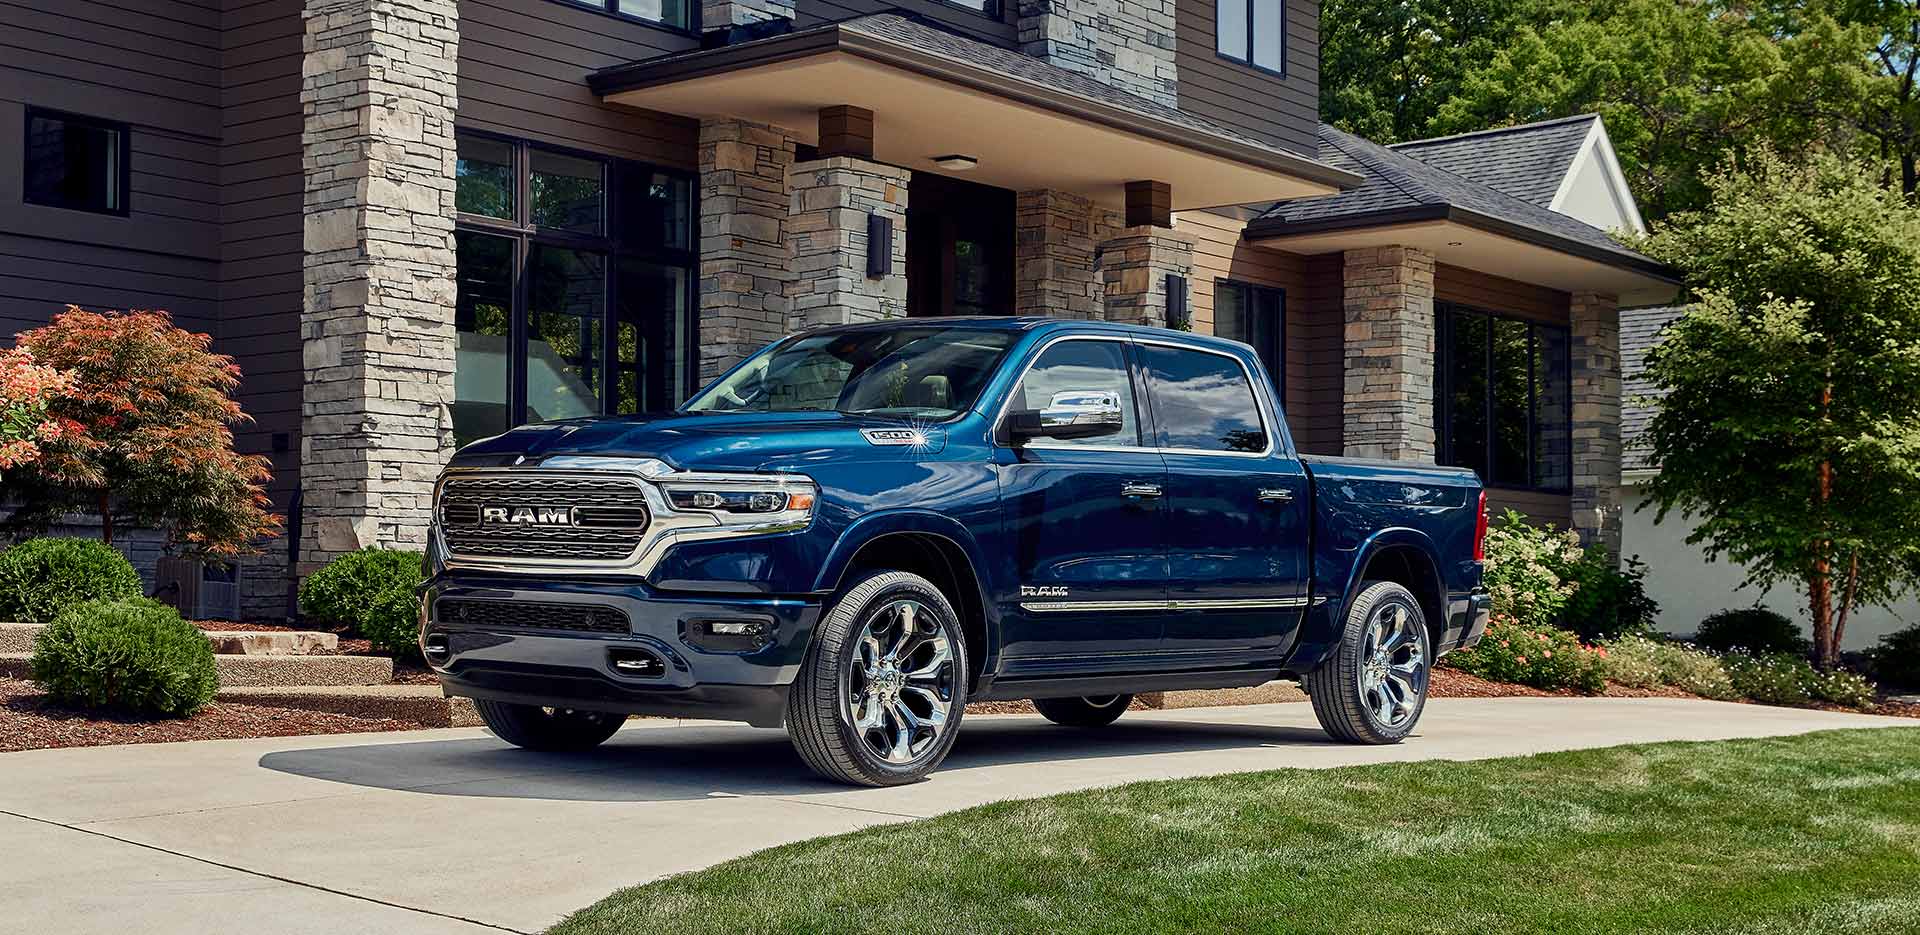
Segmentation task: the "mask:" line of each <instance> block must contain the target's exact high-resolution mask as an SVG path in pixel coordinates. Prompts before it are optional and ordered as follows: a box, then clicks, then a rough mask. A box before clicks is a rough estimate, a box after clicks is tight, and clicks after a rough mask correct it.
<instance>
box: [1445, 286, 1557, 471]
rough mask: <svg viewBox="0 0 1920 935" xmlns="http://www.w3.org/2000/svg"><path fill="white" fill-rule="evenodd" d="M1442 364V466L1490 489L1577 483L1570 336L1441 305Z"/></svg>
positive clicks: (1544, 326)
mask: <svg viewBox="0 0 1920 935" xmlns="http://www.w3.org/2000/svg"><path fill="white" fill-rule="evenodd" d="M1437 311H1438V313H1439V314H1438V318H1439V328H1440V334H1439V348H1440V353H1439V355H1438V359H1437V360H1436V362H1435V378H1436V379H1435V387H1436V389H1437V392H1436V393H1435V401H1436V410H1437V411H1436V413H1435V424H1436V425H1437V426H1438V427H1439V430H1440V452H1439V454H1440V462H1441V463H1442V464H1449V465H1454V466H1457V467H1464V468H1471V469H1473V470H1474V471H1475V472H1476V473H1478V474H1479V475H1480V478H1481V480H1483V481H1485V482H1486V483H1488V484H1493V485H1498V486H1502V487H1521V488H1531V489H1538V490H1552V491H1560V490H1566V489H1568V488H1569V487H1570V486H1571V485H1572V482H1573V477H1572V467H1573V464H1572V451H1573V429H1572V425H1573V419H1572V410H1571V408H1570V407H1571V401H1572V381H1571V373H1572V359H1571V342H1570V339H1569V336H1568V332H1567V329H1565V328H1561V327H1557V326H1554V325H1548V324H1543V323H1540V322H1534V321H1527V320H1525V319H1520V318H1509V317H1502V316H1499V315H1494V314H1492V313H1489V312H1483V311H1479V310H1477V309H1469V308H1463V307H1460V306H1454V305H1447V304H1441V305H1440V306H1439V307H1438V309H1437Z"/></svg>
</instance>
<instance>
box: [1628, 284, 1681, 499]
mask: <svg viewBox="0 0 1920 935" xmlns="http://www.w3.org/2000/svg"><path fill="white" fill-rule="evenodd" d="M1686 313H1687V310H1686V309H1685V308H1684V307H1670V308H1623V309H1621V310H1620V444H1621V457H1620V467H1621V470H1624V471H1654V470H1658V469H1659V466H1658V465H1656V464H1654V463H1653V460H1652V457H1651V454H1652V453H1651V452H1649V451H1647V450H1646V448H1644V447H1642V439H1643V438H1645V436H1646V434H1647V425H1648V423H1651V422H1652V421H1653V414H1654V412H1655V411H1656V410H1658V409H1659V402H1658V400H1659V398H1660V396H1661V393H1660V391H1659V390H1658V389H1655V388H1654V386H1653V384H1652V383H1650V382H1648V381H1647V352H1648V351H1651V350H1653V349H1654V348H1655V347H1658V346H1659V344H1660V341H1661V340H1662V338H1663V337H1664V335H1665V332H1666V328H1667V326H1668V325H1671V324H1673V323H1674V322H1675V321H1678V320H1679V319H1680V318H1681V316H1683V315H1685V314H1686ZM1636 400H1638V401H1639V402H1636Z"/></svg>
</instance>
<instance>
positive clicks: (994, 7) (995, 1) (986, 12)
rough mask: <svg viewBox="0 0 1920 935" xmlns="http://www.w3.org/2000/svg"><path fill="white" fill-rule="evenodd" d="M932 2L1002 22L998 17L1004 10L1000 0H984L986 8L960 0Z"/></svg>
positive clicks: (935, 0)
mask: <svg viewBox="0 0 1920 935" xmlns="http://www.w3.org/2000/svg"><path fill="white" fill-rule="evenodd" d="M934 2H935V3H938V4H940V5H941V6H950V7H953V8H954V9H958V10H965V11H967V12H968V13H972V14H973V15H975V16H984V17H986V18H987V19H990V20H993V21H994V22H996V23H998V22H1004V21H1003V20H1002V19H1001V18H1000V15H1001V14H1002V13H1004V12H1005V8H1004V7H1005V5H1004V4H1002V3H1001V0H986V9H974V8H973V7H970V6H968V5H966V4H965V3H962V2H960V0H934Z"/></svg>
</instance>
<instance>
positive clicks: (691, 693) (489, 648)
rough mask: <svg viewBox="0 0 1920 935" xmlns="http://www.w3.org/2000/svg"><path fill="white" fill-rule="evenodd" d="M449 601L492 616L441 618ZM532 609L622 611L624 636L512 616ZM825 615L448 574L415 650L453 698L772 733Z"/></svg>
mask: <svg viewBox="0 0 1920 935" xmlns="http://www.w3.org/2000/svg"><path fill="white" fill-rule="evenodd" d="M443 601H462V602H484V603H485V606H486V607H488V608H490V609H492V610H493V611H494V612H493V613H489V614H485V615H471V614H470V615H468V616H467V619H462V618H461V617H459V616H457V615H455V614H454V613H442V602H443ZM531 604H538V605H547V606H549V607H552V606H556V605H560V606H571V605H585V606H590V607H594V608H602V609H612V610H616V611H618V612H619V613H620V614H623V615H624V616H625V620H626V627H625V629H626V631H625V632H584V631H576V630H570V629H564V628H559V629H554V628H548V626H550V624H548V626H536V625H535V624H536V623H537V622H538V618H539V615H535V614H531V613H526V614H518V613H516V612H515V610H514V608H515V606H516V605H520V606H522V607H524V606H526V605H531ZM453 606H458V605H453ZM468 606H469V607H471V606H473V605H471V604H469V605H468ZM819 614H820V605H819V603H818V602H817V601H813V600H808V599H781V598H766V597H741V596H726V597H707V596H684V595H672V594H661V593H658V592H655V591H653V590H652V589H650V588H648V587H647V586H645V585H642V584H637V583H636V584H627V583H621V584H598V583H575V582H549V581H537V582H536V581H528V580H526V579H524V578H512V577H498V578H491V577H489V578H476V577H470V576H461V577H458V578H455V577H452V576H450V575H442V576H440V577H438V578H436V579H434V580H433V581H431V582H429V584H428V585H427V587H426V588H425V590H424V591H423V593H422V596H421V628H420V642H421V648H422V652H423V654H424V655H425V656H426V657H427V663H428V665H430V666H432V668H433V670H434V672H435V673H437V674H438V675H439V676H440V683H441V686H442V688H443V689H444V690H445V692H446V693H447V694H448V695H449V696H460V697H467V698H480V699H486V700H491V701H501V702H508V703H512V704H529V705H541V706H547V707H568V708H579V709H583V710H594V711H611V712H616V713H623V714H649V715H660V716H667V717H703V718H716V719H721V720H736V721H746V722H748V723H750V724H754V725H756V726H762V727H777V726H779V725H780V723H781V718H782V715H783V713H784V711H785V707H786V696H787V686H788V685H790V684H792V682H793V679H794V677H795V676H796V675H797V674H798V671H799V666H800V663H801V661H802V659H803V658H804V657H805V655H806V650H807V644H808V640H809V639H810V638H811V636H812V633H813V626H814V623H815V621H816V620H817V619H818V618H819ZM475 616H483V617H484V619H483V620H476V619H473V618H474V617H475ZM602 619H605V618H604V617H603V618H602ZM711 621H738V622H746V621H751V622H755V623H758V624H760V625H761V626H762V628H763V629H762V632H763V633H764V639H763V642H760V643H759V645H757V646H755V647H752V648H742V647H738V646H734V647H728V648H725V649H716V648H714V647H713V646H712V645H709V644H710V643H711V640H703V639H702V637H701V636H700V634H699V628H700V627H701V626H703V625H704V624H703V622H711ZM636 660H646V662H647V663H648V664H647V665H645V666H639V665H636V664H635V662H636Z"/></svg>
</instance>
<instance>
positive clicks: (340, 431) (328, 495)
mask: <svg viewBox="0 0 1920 935" xmlns="http://www.w3.org/2000/svg"><path fill="white" fill-rule="evenodd" d="M303 17H304V21H305V27H306V37H305V46H304V50H305V59H304V62H303V67H302V76H303V78H302V86H301V92H300V101H301V106H302V110H303V113H304V126H303V131H302V134H301V143H302V147H303V152H304V162H305V175H306V191H305V212H306V227H305V234H304V240H305V253H306V258H305V270H304V272H305V276H304V282H305V290H304V291H305V300H304V310H303V312H302V314H301V319H300V333H301V339H302V342H303V351H304V354H303V357H304V361H303V363H304V366H305V370H306V382H305V388H304V392H303V397H302V408H301V432H302V439H301V472H300V485H301V491H302V497H301V501H302V519H303V523H304V525H305V530H304V534H303V535H302V536H301V540H300V545H301V554H300V556H299V563H300V567H301V570H302V571H303V572H304V571H310V570H312V569H313V568H316V567H318V566H319V565H320V564H322V563H324V562H325V561H326V560H327V559H329V558H331V557H333V556H335V555H338V554H340V553H343V552H348V551H352V550H354V549H358V548H361V547H364V546H373V545H379V546H391V547H396V548H409V549H419V548H421V547H422V546H423V545H424V543H425V538H426V530H427V523H428V520H429V518H430V514H431V512H432V495H433V484H434V480H435V478H436V476H437V475H438V474H439V472H440V468H441V467H442V465H443V464H444V463H445V461H446V458H447V455H448V454H449V452H450V450H451V448H452V443H453V432H452V429H453V425H452V417H451V410H450V406H451V404H452V400H453V362H454V340H455V338H454V325H453V308H454V299H455V286H454V264H455V260H454V249H453V218H454V200H453V198H454V163H455V151H454V139H453V120H454V111H455V107H456V105H457V100H456V87H457V85H456V81H457V63H458V51H459V4H458V3H457V0H307V3H306V8H305V11H304V14H303Z"/></svg>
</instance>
